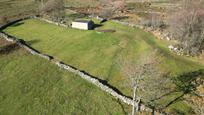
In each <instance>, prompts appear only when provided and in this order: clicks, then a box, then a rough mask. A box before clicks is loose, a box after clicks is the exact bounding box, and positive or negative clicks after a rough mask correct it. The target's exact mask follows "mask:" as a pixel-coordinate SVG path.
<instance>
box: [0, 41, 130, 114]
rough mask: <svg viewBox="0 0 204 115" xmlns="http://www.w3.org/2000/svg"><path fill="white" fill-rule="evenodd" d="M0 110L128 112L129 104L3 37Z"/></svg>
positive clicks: (89, 112) (0, 43) (36, 112)
mask: <svg viewBox="0 0 204 115" xmlns="http://www.w3.org/2000/svg"><path fill="white" fill-rule="evenodd" d="M0 73H1V74H0V114H1V115H13V114H15V115H25V114H27V115H28V114H29V115H36V114H48V115H50V114H63V115H65V114H90V115H96V114H97V115H98V114H101V115H103V114H113V115H121V114H127V112H128V111H129V108H128V106H127V105H124V104H123V103H122V102H119V101H118V100H116V99H114V98H112V96H110V95H107V94H106V93H105V92H103V91H101V90H100V89H99V88H97V87H95V86H94V85H92V84H90V83H88V82H87V81H85V80H82V79H81V78H80V77H78V76H76V75H74V74H71V73H68V72H65V71H63V70H60V69H59V68H58V67H56V66H55V65H54V64H51V63H50V62H48V61H47V60H44V59H41V58H40V57H37V56H33V55H31V54H29V53H28V52H26V51H25V50H24V49H21V48H20V47H19V46H17V45H15V44H11V43H8V42H6V41H5V40H3V39H1V38H0Z"/></svg>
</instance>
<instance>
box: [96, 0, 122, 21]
mask: <svg viewBox="0 0 204 115" xmlns="http://www.w3.org/2000/svg"><path fill="white" fill-rule="evenodd" d="M100 3H101V5H102V7H101V9H100V12H99V15H100V16H102V17H104V18H110V17H112V16H113V14H114V13H115V12H117V11H121V10H123V9H124V7H125V1H124V0H100Z"/></svg>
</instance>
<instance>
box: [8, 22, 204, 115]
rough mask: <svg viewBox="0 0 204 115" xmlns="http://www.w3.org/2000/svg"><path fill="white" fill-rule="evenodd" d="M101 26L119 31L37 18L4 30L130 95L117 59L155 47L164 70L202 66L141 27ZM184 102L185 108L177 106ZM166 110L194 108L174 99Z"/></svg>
mask: <svg viewBox="0 0 204 115" xmlns="http://www.w3.org/2000/svg"><path fill="white" fill-rule="evenodd" d="M98 29H102V30H105V29H112V30H115V31H116V32H114V33H100V32H98V31H96V30H92V31H82V30H77V29H71V28H62V27H58V26H55V25H52V24H48V23H45V22H42V21H39V20H36V19H30V20H25V21H22V22H20V23H17V24H15V25H13V26H10V27H8V28H7V29H6V30H5V32H7V33H9V34H11V35H13V36H16V37H18V38H21V39H24V40H26V41H27V42H28V43H29V44H30V45H31V46H32V47H34V48H35V49H37V50H39V51H41V52H43V53H46V54H49V55H52V56H54V57H55V58H57V59H59V60H62V61H63V62H65V63H67V64H70V65H72V66H74V67H77V68H79V69H81V70H84V71H86V72H88V73H89V74H91V75H94V76H95V77H98V78H99V79H102V80H105V81H106V82H107V83H108V84H110V85H112V86H114V87H116V88H117V89H118V90H119V91H121V92H122V93H123V94H125V95H128V96H131V89H130V88H128V87H126V85H125V84H127V77H126V76H124V75H123V74H122V73H121V70H120V68H119V67H118V64H117V60H118V59H119V58H120V57H123V58H124V59H126V60H128V59H133V60H137V59H138V58H139V57H140V56H143V55H146V54H148V53H149V52H152V51H153V50H155V49H156V50H157V51H158V52H159V55H158V57H159V58H160V59H161V62H162V63H161V65H160V69H161V71H168V72H170V73H171V74H170V75H171V76H172V77H173V76H179V75H182V74H183V73H187V72H189V73H190V72H195V71H197V70H199V69H202V68H203V64H202V62H201V61H199V60H198V59H196V58H191V57H182V56H177V55H175V54H173V53H171V52H170V51H169V49H168V48H167V46H168V43H167V42H166V41H163V40H159V39H157V38H155V37H154V36H153V35H152V34H150V33H147V32H144V31H143V30H140V29H138V28H130V27H128V26H123V25H120V24H117V23H114V22H111V21H109V22H106V23H104V24H103V25H102V26H101V27H100V28H98ZM171 76H170V77H171ZM180 95H182V91H181V92H173V93H171V94H169V95H167V96H165V97H163V98H162V99H160V100H159V101H158V103H159V104H161V105H167V104H168V103H169V102H171V101H172V100H174V99H176V98H177V97H179V96H180ZM181 105H182V106H183V108H178V107H177V106H181ZM166 110H168V111H179V112H182V113H185V114H186V113H189V112H190V111H191V108H190V107H189V106H188V105H187V104H186V103H185V102H184V101H182V100H180V101H176V102H175V103H172V104H171V105H170V106H168V107H167V108H166Z"/></svg>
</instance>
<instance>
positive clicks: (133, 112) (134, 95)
mask: <svg viewBox="0 0 204 115" xmlns="http://www.w3.org/2000/svg"><path fill="white" fill-rule="evenodd" d="M136 89H137V87H136V86H134V88H133V101H134V103H133V106H132V115H135V100H136Z"/></svg>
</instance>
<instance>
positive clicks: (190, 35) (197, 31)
mask: <svg viewBox="0 0 204 115" xmlns="http://www.w3.org/2000/svg"><path fill="white" fill-rule="evenodd" d="M203 19H204V6H203V1H201V0H184V1H183V2H182V8H181V9H179V10H178V11H176V13H173V14H172V15H171V16H170V18H169V20H168V22H169V26H170V27H169V31H170V32H171V33H172V35H173V36H174V37H175V38H176V39H178V40H179V41H180V44H179V45H180V47H181V48H182V49H183V50H184V53H186V54H188V55H197V54H199V53H200V52H201V51H202V50H203V48H204V47H203V45H204V20H203Z"/></svg>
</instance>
